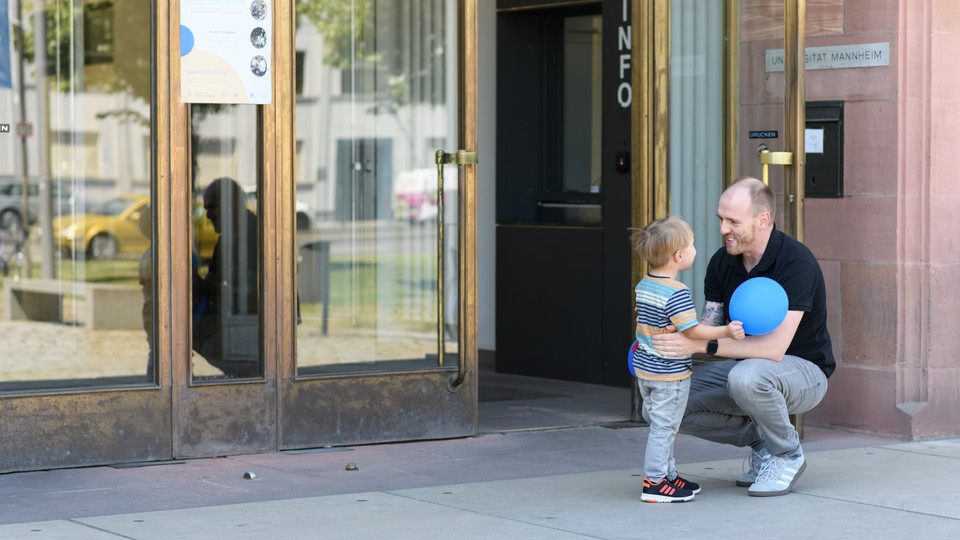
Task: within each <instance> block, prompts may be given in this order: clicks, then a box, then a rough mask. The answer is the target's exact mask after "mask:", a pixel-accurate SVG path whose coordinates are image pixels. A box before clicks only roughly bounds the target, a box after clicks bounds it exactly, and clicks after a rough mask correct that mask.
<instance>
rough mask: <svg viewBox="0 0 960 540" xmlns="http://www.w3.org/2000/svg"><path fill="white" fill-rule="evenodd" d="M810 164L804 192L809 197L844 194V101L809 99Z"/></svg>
mask: <svg viewBox="0 0 960 540" xmlns="http://www.w3.org/2000/svg"><path fill="white" fill-rule="evenodd" d="M804 147H805V150H806V154H807V163H806V173H805V176H806V178H805V179H804V194H805V196H806V197H808V198H821V199H839V198H842V197H843V102H842V101H808V102H807V123H806V141H805V144H804Z"/></svg>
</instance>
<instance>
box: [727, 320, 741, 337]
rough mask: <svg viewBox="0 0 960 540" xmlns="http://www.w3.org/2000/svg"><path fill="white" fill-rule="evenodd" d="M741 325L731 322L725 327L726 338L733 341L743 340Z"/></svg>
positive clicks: (738, 322)
mask: <svg viewBox="0 0 960 540" xmlns="http://www.w3.org/2000/svg"><path fill="white" fill-rule="evenodd" d="M743 336H744V333H743V323H742V322H740V321H733V322H731V323H730V324H728V325H727V337H730V338H733V339H743Z"/></svg>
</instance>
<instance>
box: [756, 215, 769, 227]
mask: <svg viewBox="0 0 960 540" xmlns="http://www.w3.org/2000/svg"><path fill="white" fill-rule="evenodd" d="M757 219H759V224H760V228H761V229H766V228H767V227H768V226H769V225H770V212H767V211H763V212H760V215H759V216H757Z"/></svg>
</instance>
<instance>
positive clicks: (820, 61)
mask: <svg viewBox="0 0 960 540" xmlns="http://www.w3.org/2000/svg"><path fill="white" fill-rule="evenodd" d="M766 53H767V58H766V60H767V61H766V68H767V69H766V71H767V72H768V73H770V72H777V71H783V49H768V50H767V51H766ZM806 56H807V64H806V66H807V68H806V69H807V71H812V70H815V69H844V68H864V67H878V66H889V65H890V43H858V44H854V45H834V46H831V47H807V55H806Z"/></svg>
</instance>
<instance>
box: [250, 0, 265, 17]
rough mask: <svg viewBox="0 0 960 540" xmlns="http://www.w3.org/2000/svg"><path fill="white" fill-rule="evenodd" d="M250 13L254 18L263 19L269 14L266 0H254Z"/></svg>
mask: <svg viewBox="0 0 960 540" xmlns="http://www.w3.org/2000/svg"><path fill="white" fill-rule="evenodd" d="M250 14H251V15H253V18H254V19H256V20H258V21H262V20H263V18H264V17H266V16H267V3H266V1H265V0H253V3H252V4H250Z"/></svg>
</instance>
